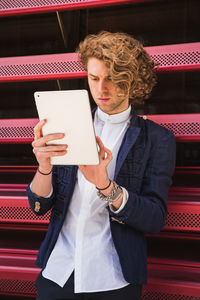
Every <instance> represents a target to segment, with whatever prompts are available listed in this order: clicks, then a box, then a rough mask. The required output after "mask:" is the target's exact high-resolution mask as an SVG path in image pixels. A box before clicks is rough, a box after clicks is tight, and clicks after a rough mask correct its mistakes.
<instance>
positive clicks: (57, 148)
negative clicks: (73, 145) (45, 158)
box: [34, 145, 68, 152]
mask: <svg viewBox="0 0 200 300" xmlns="http://www.w3.org/2000/svg"><path fill="white" fill-rule="evenodd" d="M67 147H68V146H67V145H51V146H45V147H34V149H35V151H38V152H52V151H53V152H55V151H64V150H66V149H67Z"/></svg>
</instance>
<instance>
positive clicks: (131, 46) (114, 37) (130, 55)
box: [76, 31, 156, 105]
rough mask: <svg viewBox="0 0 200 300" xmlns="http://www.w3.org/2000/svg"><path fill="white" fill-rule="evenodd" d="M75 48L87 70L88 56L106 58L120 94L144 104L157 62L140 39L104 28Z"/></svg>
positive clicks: (149, 91)
mask: <svg viewBox="0 0 200 300" xmlns="http://www.w3.org/2000/svg"><path fill="white" fill-rule="evenodd" d="M76 52H78V53H79V57H80V60H81V62H82V63H83V65H84V67H85V69H86V70H87V63H88V59H89V58H91V57H94V58H97V59H100V60H103V61H104V62H105V65H106V67H107V68H108V70H109V72H110V76H111V79H112V81H113V82H114V83H115V84H116V86H117V89H118V90H119V94H120V96H122V93H123V96H125V97H127V96H128V97H129V99H130V103H132V104H134V105H137V104H143V103H144V100H145V99H148V98H149V96H150V94H151V91H152V88H153V87H154V85H155V84H156V74H155V72H154V71H153V68H154V67H155V66H156V63H155V62H154V61H153V60H152V58H151V57H150V56H149V55H148V53H147V52H146V51H145V50H144V48H143V45H142V44H141V43H140V42H139V41H138V40H136V39H134V38H132V37H131V36H130V35H128V34H125V33H121V32H117V33H111V32H107V31H101V32H100V33H98V34H91V35H88V36H87V37H86V38H85V39H84V41H82V42H80V44H79V47H78V49H77V50H76Z"/></svg>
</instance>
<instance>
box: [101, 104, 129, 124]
mask: <svg viewBox="0 0 200 300" xmlns="http://www.w3.org/2000/svg"><path fill="white" fill-rule="evenodd" d="M96 113H97V117H98V119H100V120H101V121H103V122H109V123H116V124H117V123H122V122H125V121H128V120H129V117H130V113H131V105H130V106H129V107H128V108H127V109H126V110H124V111H122V112H121V113H118V114H114V115H108V114H106V113H105V112H103V111H102V110H101V109H100V108H99V107H98V108H97V111H96Z"/></svg>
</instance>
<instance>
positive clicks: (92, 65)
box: [87, 57, 129, 115]
mask: <svg viewBox="0 0 200 300" xmlns="http://www.w3.org/2000/svg"><path fill="white" fill-rule="evenodd" d="M87 68H88V84H89V87H90V91H91V94H92V97H93V99H94V101H95V102H96V104H97V105H98V106H99V108H100V109H101V110H102V111H103V112H105V113H107V114H109V115H112V114H117V113H120V112H122V111H124V110H126V109H127V108H128V107H129V100H128V98H124V97H119V96H118V94H117V89H116V85H115V84H114V83H113V82H112V80H111V76H110V73H109V70H108V69H107V67H106V65H105V63H104V61H103V60H99V59H96V58H94V57H92V58H89V60H88V65H87Z"/></svg>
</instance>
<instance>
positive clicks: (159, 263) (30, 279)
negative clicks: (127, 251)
mask: <svg viewBox="0 0 200 300" xmlns="http://www.w3.org/2000/svg"><path fill="white" fill-rule="evenodd" d="M29 252H30V253H29ZM36 254H37V253H36V252H35V251H32V250H30V251H27V250H25V251H24V250H23V249H16V251H14V250H13V249H2V251H0V261H1V263H0V293H1V294H3V293H5V294H15V295H27V296H35V294H36V289H35V285H34V281H35V279H36V277H37V276H38V274H39V272H40V269H39V268H37V267H33V260H35V259H36ZM148 273H149V280H148V285H147V286H144V289H143V298H142V299H143V300H151V299H152V300H155V299H156V300H157V299H180V300H188V299H195V300H199V299H200V298H199V295H200V269H199V267H198V264H195V262H193V263H192V265H190V264H189V263H188V262H187V261H179V260H166V259H156V258H153V259H152V258H148ZM188 297H195V298H188Z"/></svg>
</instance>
